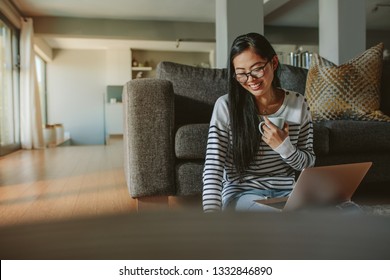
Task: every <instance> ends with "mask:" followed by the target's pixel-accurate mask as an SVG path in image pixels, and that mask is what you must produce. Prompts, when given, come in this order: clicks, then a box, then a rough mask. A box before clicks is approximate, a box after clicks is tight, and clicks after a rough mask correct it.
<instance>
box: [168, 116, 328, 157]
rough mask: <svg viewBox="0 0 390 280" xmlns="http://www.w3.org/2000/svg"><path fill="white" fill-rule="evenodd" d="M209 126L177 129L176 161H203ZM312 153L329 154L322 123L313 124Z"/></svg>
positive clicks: (325, 131) (325, 129) (195, 125)
mask: <svg viewBox="0 0 390 280" xmlns="http://www.w3.org/2000/svg"><path fill="white" fill-rule="evenodd" d="M208 130H209V124H189V125H184V126H181V127H179V129H178V130H177V132H176V136H175V154H176V157H177V158H178V159H191V160H194V159H204V158H205V155H206V146H207V136H208ZM313 131H314V152H315V154H316V155H326V154H328V153H329V129H328V128H327V127H326V126H324V125H323V124H322V123H315V124H314V126H313Z"/></svg>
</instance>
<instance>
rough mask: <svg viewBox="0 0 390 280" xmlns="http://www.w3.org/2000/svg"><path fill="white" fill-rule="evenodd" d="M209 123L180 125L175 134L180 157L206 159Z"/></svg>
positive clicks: (176, 151) (176, 148)
mask: <svg viewBox="0 0 390 280" xmlns="http://www.w3.org/2000/svg"><path fill="white" fill-rule="evenodd" d="M208 131H209V124H208V123H205V124H188V125H184V126H181V127H179V129H178V130H177V132H176V136H175V154H176V157H177V158H179V159H204V158H205V155H206V146H207V136H208Z"/></svg>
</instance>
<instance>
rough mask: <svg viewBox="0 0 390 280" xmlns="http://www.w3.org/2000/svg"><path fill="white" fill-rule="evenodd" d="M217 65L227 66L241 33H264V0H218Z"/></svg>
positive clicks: (216, 24)
mask: <svg viewBox="0 0 390 280" xmlns="http://www.w3.org/2000/svg"><path fill="white" fill-rule="evenodd" d="M215 22H216V23H215V28H216V32H215V33H216V67H217V68H225V67H226V66H227V65H226V63H227V60H228V55H229V51H230V47H231V44H232V43H233V41H234V39H235V38H236V37H237V36H238V35H241V34H245V33H249V32H257V33H260V34H264V19H263V0H245V1H242V0H240V1H238V0H216V21H215Z"/></svg>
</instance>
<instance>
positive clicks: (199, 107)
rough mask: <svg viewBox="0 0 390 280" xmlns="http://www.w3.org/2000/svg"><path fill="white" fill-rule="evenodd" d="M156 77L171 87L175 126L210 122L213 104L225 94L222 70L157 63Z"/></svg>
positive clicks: (225, 76)
mask: <svg viewBox="0 0 390 280" xmlns="http://www.w3.org/2000/svg"><path fill="white" fill-rule="evenodd" d="M156 76H157V78H158V79H163V80H168V81H170V82H171V83H172V85H173V91H174V93H175V123H176V124H178V125H181V124H189V123H206V122H210V119H211V114H212V111H213V107H214V103H215V101H216V100H217V99H218V97H220V96H221V95H224V94H226V93H227V71H226V69H209V68H200V67H193V66H188V65H182V64H177V63H173V62H161V63H159V64H158V66H157V70H156Z"/></svg>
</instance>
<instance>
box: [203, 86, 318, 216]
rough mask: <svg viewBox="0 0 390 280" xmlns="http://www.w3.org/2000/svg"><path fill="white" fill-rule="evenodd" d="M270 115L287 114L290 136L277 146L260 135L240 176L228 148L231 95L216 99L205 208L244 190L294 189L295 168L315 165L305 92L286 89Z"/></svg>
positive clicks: (218, 206) (205, 171)
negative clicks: (303, 93) (274, 146)
mask: <svg viewBox="0 0 390 280" xmlns="http://www.w3.org/2000/svg"><path fill="white" fill-rule="evenodd" d="M260 117H261V116H260ZM269 117H284V119H285V120H286V122H287V123H288V124H289V136H288V137H287V138H286V139H285V140H284V142H283V143H282V144H280V145H279V146H278V147H277V148H276V149H275V150H273V149H272V148H271V147H269V146H268V145H267V144H266V143H265V142H264V141H262V140H261V138H260V139H259V141H261V143H260V147H259V151H258V152H257V154H256V156H255V158H254V160H253V161H252V163H251V164H250V165H249V168H248V169H247V170H246V172H245V173H244V174H243V175H242V177H241V180H240V178H239V175H238V173H237V172H236V170H235V167H234V164H233V157H232V154H231V153H229V152H228V145H229V144H228V143H229V142H230V143H231V141H232V140H231V139H232V135H231V130H230V121H229V119H230V118H229V109H228V95H224V96H221V97H220V98H219V99H218V100H217V102H216V103H215V106H214V111H213V115H212V118H211V121H210V128H209V133H208V140H207V150H206V160H205V165H204V169H203V210H204V211H205V212H208V211H215V210H221V208H222V205H226V204H227V203H228V202H229V200H230V199H231V198H232V197H234V196H235V195H236V194H237V193H239V192H242V191H250V190H254V189H263V190H264V189H265V190H287V191H288V190H292V189H293V186H294V183H295V171H300V170H302V169H304V168H307V167H311V166H314V162H315V155H314V151H313V124H312V120H311V114H310V111H309V107H308V105H307V103H306V100H305V98H304V96H302V95H301V94H299V93H296V92H291V91H290V92H289V91H286V92H285V98H284V101H283V104H282V106H281V107H280V108H279V110H278V111H277V112H276V113H274V114H272V115H269Z"/></svg>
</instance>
